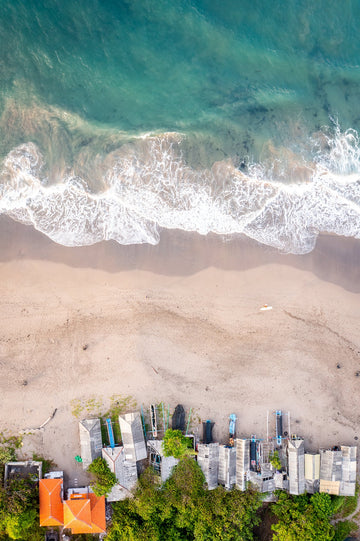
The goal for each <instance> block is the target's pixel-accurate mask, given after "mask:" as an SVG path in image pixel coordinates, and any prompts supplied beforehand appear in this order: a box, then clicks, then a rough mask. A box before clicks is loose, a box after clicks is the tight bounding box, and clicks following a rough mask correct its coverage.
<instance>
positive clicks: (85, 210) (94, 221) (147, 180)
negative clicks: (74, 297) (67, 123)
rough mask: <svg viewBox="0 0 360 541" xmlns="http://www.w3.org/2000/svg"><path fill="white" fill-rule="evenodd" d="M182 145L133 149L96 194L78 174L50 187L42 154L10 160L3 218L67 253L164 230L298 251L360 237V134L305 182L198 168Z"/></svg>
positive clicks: (160, 143)
mask: <svg viewBox="0 0 360 541" xmlns="http://www.w3.org/2000/svg"><path fill="white" fill-rule="evenodd" d="M324 141H325V143H324ZM324 146H325V147H326V148H325V149H324ZM177 148H178V141H177V140H176V138H175V137H174V134H169V135H164V136H162V137H147V138H145V139H144V140H142V143H141V145H136V144H135V145H133V146H127V147H126V148H125V150H122V151H121V152H120V153H119V154H118V157H117V158H114V160H113V163H112V165H111V166H110V167H109V168H108V169H107V171H106V173H105V174H104V176H103V178H102V179H99V180H101V185H102V186H106V189H105V190H104V191H102V192H101V193H93V192H91V191H90V190H89V189H88V187H87V182H86V179H82V178H80V177H78V176H76V175H74V174H68V175H67V176H65V177H64V178H63V179H62V180H61V182H59V183H57V184H53V185H51V184H49V183H48V182H47V179H46V178H44V177H42V167H43V159H42V156H41V154H40V152H39V150H38V148H37V147H36V146H35V145H34V144H32V143H28V144H26V145H21V146H19V147H17V148H16V149H14V150H12V151H11V152H10V153H9V154H8V156H7V157H6V159H5V160H4V163H3V168H2V171H1V184H0V213H5V214H7V215H8V216H10V217H12V218H14V219H16V220H19V221H21V222H23V223H26V224H32V225H34V227H35V228H36V229H38V230H39V231H41V232H43V233H45V234H46V235H47V236H49V237H50V238H51V239H53V240H54V241H55V242H58V243H60V244H63V245H66V246H80V245H88V244H93V243H95V242H99V241H101V240H109V239H114V240H116V241H117V242H119V243H120V244H135V243H145V242H146V243H150V244H156V243H157V242H158V241H159V229H160V228H166V229H182V230H185V231H195V232H198V233H200V234H204V235H205V234H207V233H209V232H213V233H218V234H221V235H230V234H235V233H242V234H245V235H247V236H248V237H251V238H253V239H255V240H257V241H259V242H261V243H263V244H266V245H269V246H273V247H276V248H278V249H280V250H282V251H285V252H292V253H297V254H301V253H306V252H309V251H311V250H312V249H313V247H314V245H315V242H316V238H317V235H318V234H319V233H320V232H328V233H336V234H338V235H345V236H352V237H356V238H360V150H359V141H358V139H357V134H356V132H353V131H351V132H350V131H349V132H346V133H341V132H340V131H339V132H338V133H337V134H336V137H335V138H333V139H331V138H329V137H327V136H323V139H322V142H320V143H319V144H318V151H317V152H316V156H315V159H314V161H313V162H312V163H311V164H307V165H306V167H307V169H308V170H309V171H310V172H311V174H310V175H309V179H308V181H307V182H302V183H299V184H295V183H291V184H285V183H279V182H275V181H273V180H271V178H266V173H265V171H264V169H263V168H261V167H258V166H253V167H250V168H249V171H250V173H248V174H247V175H245V174H244V173H243V172H241V171H239V170H238V169H236V168H235V167H234V165H233V164H232V163H231V162H230V161H223V162H217V163H215V164H214V166H213V167H212V168H211V169H202V170H196V169H192V168H191V167H189V166H188V165H186V164H185V162H184V160H183V159H182V158H181V156H180V155H179V153H178V151H177Z"/></svg>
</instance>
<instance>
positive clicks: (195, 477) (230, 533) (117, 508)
mask: <svg viewBox="0 0 360 541" xmlns="http://www.w3.org/2000/svg"><path fill="white" fill-rule="evenodd" d="M260 506H261V499H260V497H259V495H258V494H257V493H256V492H254V491H252V490H248V491H247V492H240V491H238V490H232V491H226V490H225V489H224V488H222V487H218V488H216V489H215V490H212V491H208V490H206V489H205V478H204V475H203V473H202V471H201V469H200V467H199V466H198V464H197V463H196V461H195V460H193V459H191V458H189V457H184V458H183V459H182V460H180V462H179V464H178V465H177V466H176V467H175V468H174V470H173V474H172V475H171V477H170V478H169V479H168V480H167V481H166V482H165V483H164V484H163V485H162V486H159V478H158V476H157V475H156V474H155V473H154V471H153V470H151V469H150V468H149V469H148V470H147V471H146V472H145V473H144V474H143V475H142V476H141V477H140V480H139V484H138V487H137V489H136V491H135V495H134V498H133V499H131V500H124V501H122V502H117V503H115V504H113V509H114V514H113V523H112V527H111V528H110V531H109V534H108V537H107V539H109V541H125V540H130V541H132V540H134V541H135V540H144V541H145V540H149V541H160V540H165V539H171V540H174V541H176V540H186V539H189V540H196V541H206V540H215V539H218V540H222V541H230V540H235V541H236V540H238V541H248V540H249V541H250V540H252V539H253V534H252V530H253V526H254V524H256V523H257V520H258V519H257V516H256V512H257V509H258V508H259V507H260Z"/></svg>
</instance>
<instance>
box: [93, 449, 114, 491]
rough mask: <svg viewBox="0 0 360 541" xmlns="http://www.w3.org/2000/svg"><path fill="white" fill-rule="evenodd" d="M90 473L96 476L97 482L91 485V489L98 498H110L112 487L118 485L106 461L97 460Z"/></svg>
mask: <svg viewBox="0 0 360 541" xmlns="http://www.w3.org/2000/svg"><path fill="white" fill-rule="evenodd" d="M88 471H89V472H90V473H92V474H93V475H94V476H95V480H94V481H93V482H92V483H91V488H92V489H93V491H94V493H95V494H96V496H108V494H109V493H110V492H111V489H112V487H113V486H114V485H116V483H117V479H116V477H115V474H113V473H112V471H111V470H110V468H109V466H108V465H107V463H106V460H104V459H103V458H95V460H94V461H93V462H92V463H91V464H90V466H89V467H88Z"/></svg>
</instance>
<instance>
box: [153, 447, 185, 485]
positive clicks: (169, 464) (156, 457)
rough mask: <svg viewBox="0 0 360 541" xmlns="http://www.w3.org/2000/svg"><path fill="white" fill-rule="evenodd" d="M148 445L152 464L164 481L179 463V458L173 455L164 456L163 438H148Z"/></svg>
mask: <svg viewBox="0 0 360 541" xmlns="http://www.w3.org/2000/svg"><path fill="white" fill-rule="evenodd" d="M147 447H148V451H149V455H150V464H151V465H152V466H153V468H155V470H157V471H158V472H159V473H160V475H161V481H162V483H164V482H165V481H166V480H167V479H169V477H170V475H171V473H172V470H173V468H174V467H175V466H176V465H177V464H178V463H179V459H178V458H175V457H173V456H164V452H163V448H162V440H148V441H147Z"/></svg>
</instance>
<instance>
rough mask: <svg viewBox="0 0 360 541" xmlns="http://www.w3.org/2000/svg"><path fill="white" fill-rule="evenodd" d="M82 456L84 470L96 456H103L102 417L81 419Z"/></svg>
mask: <svg viewBox="0 0 360 541" xmlns="http://www.w3.org/2000/svg"><path fill="white" fill-rule="evenodd" d="M79 434H80V447H81V451H80V454H81V458H82V465H83V468H84V470H87V469H88V467H89V466H90V464H91V463H92V461H93V460H95V458H99V457H100V456H101V449H102V437H101V425H100V419H84V420H83V421H79Z"/></svg>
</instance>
